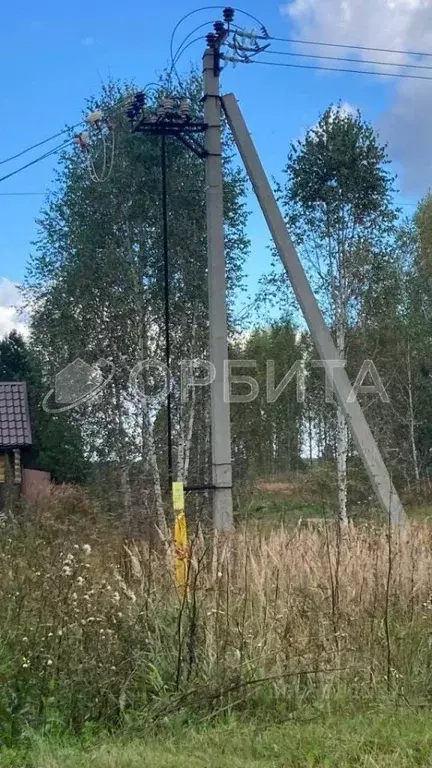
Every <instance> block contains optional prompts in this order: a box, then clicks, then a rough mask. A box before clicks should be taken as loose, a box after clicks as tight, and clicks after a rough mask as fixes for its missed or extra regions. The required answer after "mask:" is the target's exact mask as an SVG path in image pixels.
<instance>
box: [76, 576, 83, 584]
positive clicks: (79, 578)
mask: <svg viewBox="0 0 432 768" xmlns="http://www.w3.org/2000/svg"><path fill="white" fill-rule="evenodd" d="M77 584H79V585H80V586H81V584H84V579H83V577H82V576H78V578H77Z"/></svg>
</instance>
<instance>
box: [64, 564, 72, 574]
mask: <svg viewBox="0 0 432 768" xmlns="http://www.w3.org/2000/svg"><path fill="white" fill-rule="evenodd" d="M62 573H63V575H64V576H71V574H72V568H69V566H68V565H64V566H63V569H62Z"/></svg>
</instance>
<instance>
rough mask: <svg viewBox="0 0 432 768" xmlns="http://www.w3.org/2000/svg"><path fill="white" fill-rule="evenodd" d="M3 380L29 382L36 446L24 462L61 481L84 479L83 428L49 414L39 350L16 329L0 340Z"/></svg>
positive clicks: (62, 416) (0, 374)
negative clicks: (36, 351) (43, 404)
mask: <svg viewBox="0 0 432 768" xmlns="http://www.w3.org/2000/svg"><path fill="white" fill-rule="evenodd" d="M0 381H25V382H26V383H27V391H28V397H29V407H30V419H31V425H32V437H33V446H32V449H31V451H30V452H29V453H27V452H26V454H25V455H24V457H23V458H24V464H25V465H26V466H29V467H32V468H33V469H42V470H45V471H47V472H50V473H51V475H52V477H53V478H54V479H55V480H57V481H58V482H70V481H81V480H83V479H84V478H85V475H86V461H85V458H84V454H83V444H82V436H81V431H80V429H79V427H78V425H77V424H76V422H75V421H74V420H73V418H72V417H71V416H67V415H65V414H58V415H55V416H52V415H49V414H47V413H45V411H44V410H43V408H42V400H43V397H44V395H45V394H46V392H45V391H44V384H43V376H42V371H41V366H40V363H39V359H38V357H37V355H36V354H35V350H34V349H33V348H32V346H31V345H30V344H28V343H27V342H26V341H25V339H24V338H23V337H22V336H20V334H19V333H17V332H16V331H11V333H10V334H9V335H8V336H6V337H5V338H3V339H1V340H0Z"/></svg>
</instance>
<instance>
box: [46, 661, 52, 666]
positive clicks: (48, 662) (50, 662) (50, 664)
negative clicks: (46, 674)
mask: <svg viewBox="0 0 432 768" xmlns="http://www.w3.org/2000/svg"><path fill="white" fill-rule="evenodd" d="M47 667H52V659H48V661H47Z"/></svg>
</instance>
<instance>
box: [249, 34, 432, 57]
mask: <svg viewBox="0 0 432 768" xmlns="http://www.w3.org/2000/svg"><path fill="white" fill-rule="evenodd" d="M263 39H266V40H273V41H274V42H278V43H292V44H295V45H315V46H316V45H323V46H326V47H327V48H347V49H350V50H353V51H373V52H374V53H398V54H400V55H402V56H432V52H430V53H428V52H426V51H402V50H397V49H395V48H372V47H370V46H367V45H348V44H347V43H327V42H324V41H323V40H298V39H296V38H290V37H273V36H272V35H269V36H268V37H265V38H264V36H263Z"/></svg>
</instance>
